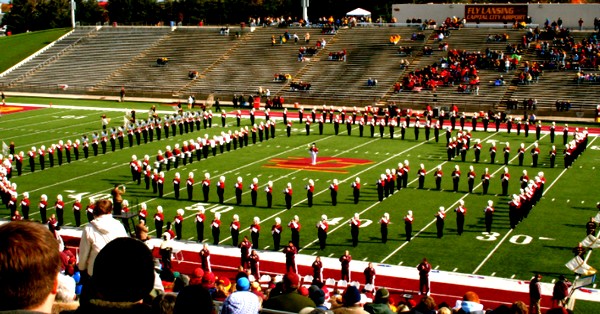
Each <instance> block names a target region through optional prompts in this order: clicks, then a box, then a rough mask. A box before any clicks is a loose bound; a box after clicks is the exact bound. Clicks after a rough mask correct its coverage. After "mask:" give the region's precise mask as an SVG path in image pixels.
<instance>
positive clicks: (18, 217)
mask: <svg viewBox="0 0 600 314" xmlns="http://www.w3.org/2000/svg"><path fill="white" fill-rule="evenodd" d="M10 220H11V221H21V220H23V216H21V214H19V211H18V210H15V212H14V214H13V215H12V216H11V217H10Z"/></svg>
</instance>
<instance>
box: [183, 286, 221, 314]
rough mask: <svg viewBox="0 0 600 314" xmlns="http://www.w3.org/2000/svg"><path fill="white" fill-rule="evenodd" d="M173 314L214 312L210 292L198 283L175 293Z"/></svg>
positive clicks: (208, 313) (212, 313) (210, 313)
mask: <svg viewBox="0 0 600 314" xmlns="http://www.w3.org/2000/svg"><path fill="white" fill-rule="evenodd" d="M174 313H175V314H192V313H207V314H214V313H216V311H215V306H214V304H213V301H212V298H211V296H210V293H209V291H208V290H206V288H204V287H202V286H200V285H190V286H187V287H185V288H183V290H181V292H179V294H178V295H177V300H176V301H175V310H174Z"/></svg>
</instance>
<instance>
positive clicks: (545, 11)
mask: <svg viewBox="0 0 600 314" xmlns="http://www.w3.org/2000/svg"><path fill="white" fill-rule="evenodd" d="M467 6H470V7H473V6H477V7H490V8H492V7H502V8H509V7H526V8H527V13H526V15H529V16H531V17H532V18H533V24H540V25H543V24H544V21H545V20H546V18H548V19H549V20H550V22H552V21H555V20H557V19H558V18H559V17H561V18H562V20H563V25H564V26H565V27H568V28H573V29H578V28H579V24H578V21H579V19H580V18H582V19H583V21H584V24H583V27H584V28H586V29H593V27H594V18H595V17H598V16H599V15H600V14H599V13H598V12H600V4H597V3H595V4H546V3H544V4H503V5H488V4H484V5H469V4H394V5H392V16H393V17H394V18H396V20H397V21H398V22H400V23H402V22H405V21H406V19H412V18H417V19H423V20H424V19H434V20H435V21H437V22H438V23H439V22H442V21H444V20H445V19H446V18H447V17H451V16H456V17H459V18H462V17H465V10H466V8H467ZM502 22H503V21H502V19H501V18H498V23H500V24H502ZM511 22H512V19H511V20H509V24H511ZM467 23H474V21H472V20H469V19H468V18H467ZM484 25H485V23H482V26H484Z"/></svg>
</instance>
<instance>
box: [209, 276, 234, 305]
mask: <svg viewBox="0 0 600 314" xmlns="http://www.w3.org/2000/svg"><path fill="white" fill-rule="evenodd" d="M215 285H216V288H217V291H216V293H215V294H214V297H213V300H215V301H221V302H223V301H225V299H226V298H227V297H228V296H229V295H230V294H231V292H232V291H231V290H232V284H231V280H229V278H227V277H225V276H222V277H219V278H217V280H216V282H215Z"/></svg>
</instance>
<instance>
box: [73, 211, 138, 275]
mask: <svg viewBox="0 0 600 314" xmlns="http://www.w3.org/2000/svg"><path fill="white" fill-rule="evenodd" d="M111 213H112V203H111V202H110V201H109V200H98V201H97V202H96V203H95V204H94V219H93V220H92V221H91V222H90V223H89V224H88V225H87V226H85V228H83V232H82V234H81V242H80V243H79V270H80V271H81V272H82V273H87V274H88V275H90V276H92V275H93V272H94V262H95V260H96V256H97V255H98V253H99V252H100V250H101V249H102V248H103V247H104V246H105V245H107V244H108V243H109V242H111V241H112V240H114V239H116V238H121V237H127V232H126V231H125V228H124V227H123V225H122V224H121V222H120V221H118V220H116V219H114V218H113V217H112V215H111ZM118 260H122V259H118ZM109 263H110V264H111V265H113V266H114V261H110V262H109Z"/></svg>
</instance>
